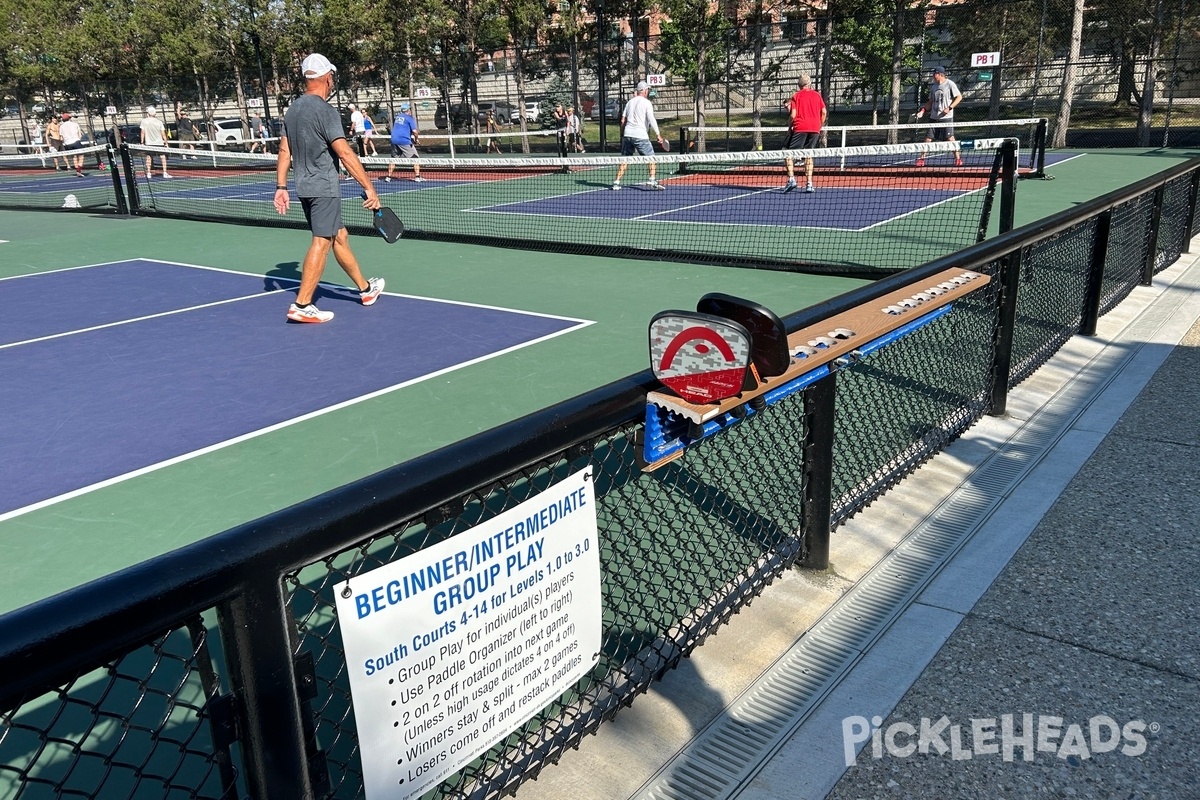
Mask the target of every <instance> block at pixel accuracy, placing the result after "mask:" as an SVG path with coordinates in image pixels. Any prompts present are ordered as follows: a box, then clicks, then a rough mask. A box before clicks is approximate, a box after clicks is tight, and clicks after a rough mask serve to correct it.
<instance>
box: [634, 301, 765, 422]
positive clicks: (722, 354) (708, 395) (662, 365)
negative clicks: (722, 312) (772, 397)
mask: <svg viewBox="0 0 1200 800" xmlns="http://www.w3.org/2000/svg"><path fill="white" fill-rule="evenodd" d="M750 350H751V341H750V334H749V332H748V331H747V330H746V329H745V328H744V327H742V326H741V325H739V324H738V323H736V322H734V321H733V320H730V319H724V318H722V317H715V316H713V315H711V314H700V313H695V312H691V311H661V312H659V313H658V314H655V315H654V317H653V318H652V319H651V320H650V367H651V369H652V370H653V371H654V376H655V377H656V378H658V379H659V380H660V381H662V382H663V384H664V385H666V386H667V388H669V389H670V390H671V391H673V392H675V394H677V395H679V396H680V397H682V398H683V399H684V400H687V401H688V402H689V403H715V402H717V401H719V400H724V399H725V398H726V397H733V396H734V395H736V394H738V393H739V392H741V391H742V388H743V386H744V384H745V381H746V373H747V370H749V368H750Z"/></svg>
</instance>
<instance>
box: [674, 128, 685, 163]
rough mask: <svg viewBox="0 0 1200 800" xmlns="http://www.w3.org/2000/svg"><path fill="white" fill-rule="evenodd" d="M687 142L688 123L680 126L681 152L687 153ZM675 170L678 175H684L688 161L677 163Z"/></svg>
mask: <svg viewBox="0 0 1200 800" xmlns="http://www.w3.org/2000/svg"><path fill="white" fill-rule="evenodd" d="M687 142H688V127H687V126H686V125H683V126H680V128H679V152H680V153H686V152H687V151H688V149H687ZM675 172H676V174H677V175H682V174H684V173H685V172H687V162H686V161H680V162H679V163H678V164H677V165H676V168H675Z"/></svg>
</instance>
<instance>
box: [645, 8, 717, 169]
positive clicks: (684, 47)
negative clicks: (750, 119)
mask: <svg viewBox="0 0 1200 800" xmlns="http://www.w3.org/2000/svg"><path fill="white" fill-rule="evenodd" d="M662 10H663V12H664V13H666V15H667V16H668V17H669V18H670V20H669V21H668V22H664V23H663V26H662V42H661V46H662V56H663V61H664V62H665V63H666V65H667V68H668V69H670V70H671V73H672V74H674V75H675V76H677V77H679V78H682V79H683V80H684V82H685V84H686V85H687V86H688V87H689V88H690V89H691V90H692V93H693V121H694V122H695V123H696V125H698V126H700V127H703V126H704V117H705V113H706V112H705V105H704V95H705V92H706V90H707V89H708V85H709V80H710V76H715V75H720V74H721V70H722V69H723V66H724V62H725V50H724V47H723V42H724V41H725V37H726V36H727V35H729V32H730V31H731V30H732V29H733V24H732V22H731V21H730V19H729V18H728V17H727V16H725V15H724V14H723V13H721V11H720V10H719V9H718V8H716V7H715V6H713V5H711V4H709V2H708V0H664V2H663V4H662ZM696 148H697V151H698V152H703V150H704V138H703V136H701V137H700V138H699V139H697V141H696Z"/></svg>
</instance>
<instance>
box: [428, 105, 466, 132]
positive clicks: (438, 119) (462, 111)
mask: <svg viewBox="0 0 1200 800" xmlns="http://www.w3.org/2000/svg"><path fill="white" fill-rule="evenodd" d="M470 122H471V104H470V103H455V104H454V105H453V106H452V111H451V112H450V114H449V118H447V114H446V104H445V103H438V105H437V109H436V110H435V111H434V112H433V127H435V128H437V129H438V130H444V129H445V128H447V127H451V126H452V127H453V128H454V129H455V130H461V129H463V128H467V127H470ZM448 123H449V124H448Z"/></svg>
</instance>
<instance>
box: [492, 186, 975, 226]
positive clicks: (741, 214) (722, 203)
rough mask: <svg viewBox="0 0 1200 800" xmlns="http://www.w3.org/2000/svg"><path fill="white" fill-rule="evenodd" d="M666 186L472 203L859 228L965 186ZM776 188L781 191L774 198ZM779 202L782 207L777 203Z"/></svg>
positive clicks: (550, 212) (519, 210)
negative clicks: (807, 190) (951, 188)
mask: <svg viewBox="0 0 1200 800" xmlns="http://www.w3.org/2000/svg"><path fill="white" fill-rule="evenodd" d="M665 185H666V186H667V187H668V188H667V189H666V190H665V191H655V190H652V189H649V188H647V187H645V186H639V185H637V184H631V185H630V186H628V187H623V188H622V190H621V191H620V192H614V191H611V190H610V189H609V188H608V187H605V188H604V189H593V190H590V191H586V192H581V193H578V194H570V195H563V196H561V197H547V198H542V199H538V200H525V201H521V202H516V203H504V204H501V205H494V206H485V207H481V208H475V209H472V211H475V212H482V213H501V214H544V215H547V216H553V217H569V216H585V217H592V218H604V219H625V220H645V221H651V222H653V221H658V222H696V223H704V224H720V225H739V226H746V225H750V226H753V225H772V226H775V225H788V226H790V227H801V228H824V229H828V230H848V231H857V230H866V229H868V228H871V227H874V226H875V225H879V224H882V223H884V222H890V221H892V220H895V219H898V218H900V217H904V216H907V215H909V214H912V213H915V212H917V211H921V210H923V209H927V208H930V207H932V206H936V205H939V204H941V203H944V202H946V201H948V200H953V199H955V198H958V197H962V196H963V195H964V194H966V192H963V191H947V190H939V189H905V190H896V189H852V188H840V187H833V188H828V189H821V190H820V191H819V192H814V193H812V194H806V193H804V192H801V191H794V192H790V193H788V194H786V195H784V193H783V192H782V191H781V189H780V187H778V186H773V187H769V188H764V187H761V186H758V187H754V186H697V185H695V184H692V183H689V184H684V185H680V186H675V185H673V184H671V183H670V181H666V182H665ZM781 195H783V197H781ZM781 202H786V203H788V205H787V206H786V208H781V206H780V203H781Z"/></svg>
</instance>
